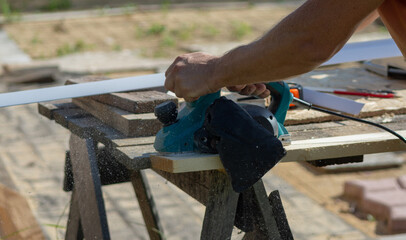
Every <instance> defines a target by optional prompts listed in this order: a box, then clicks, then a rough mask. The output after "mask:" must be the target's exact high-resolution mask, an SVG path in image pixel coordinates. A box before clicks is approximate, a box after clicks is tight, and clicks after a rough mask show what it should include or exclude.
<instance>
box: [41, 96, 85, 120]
mask: <svg viewBox="0 0 406 240" xmlns="http://www.w3.org/2000/svg"><path fill="white" fill-rule="evenodd" d="M74 108H78V107H77V106H76V105H75V104H73V103H72V102H71V101H70V100H57V101H51V102H42V103H38V113H39V114H41V115H42V116H44V117H46V118H48V119H50V120H54V115H53V113H54V112H55V111H56V110H63V109H74Z"/></svg>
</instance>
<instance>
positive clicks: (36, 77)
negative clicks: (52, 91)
mask: <svg viewBox="0 0 406 240" xmlns="http://www.w3.org/2000/svg"><path fill="white" fill-rule="evenodd" d="M3 70H4V73H3V75H2V76H0V81H1V82H7V83H32V82H53V81H55V77H56V74H58V73H59V67H58V66H57V65H47V66H45V65H44V66H25V67H24V66H21V67H13V66H9V65H4V66H3Z"/></svg>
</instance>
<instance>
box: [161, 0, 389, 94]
mask: <svg viewBox="0 0 406 240" xmlns="http://www.w3.org/2000/svg"><path fill="white" fill-rule="evenodd" d="M382 2H383V0H357V1H352V0H340V1H337V0H308V1H307V2H305V3H304V4H303V5H302V6H301V7H299V8H298V9H297V10H296V11H294V12H293V13H291V14H290V15H289V16H287V17H286V18H285V19H283V20H282V21H281V22H280V23H279V24H277V25H276V26H275V27H274V28H273V29H271V30H270V31H269V32H268V33H267V34H265V35H264V36H263V37H262V38H260V39H258V40H257V41H254V42H252V43H250V44H248V45H245V46H241V47H238V48H236V49H234V50H232V51H230V52H228V53H227V54H225V55H224V56H222V57H219V58H218V57H214V56H210V55H207V54H203V53H192V54H185V55H182V56H180V57H178V58H177V59H176V60H175V62H174V63H173V64H172V65H171V66H170V67H169V68H168V70H167V72H166V76H167V79H166V83H165V87H166V88H167V89H168V90H171V91H173V92H175V93H176V95H177V96H179V97H185V98H186V99H189V100H193V99H196V98H197V97H199V96H202V95H205V94H208V93H211V92H215V91H217V90H219V89H220V88H222V87H225V86H233V85H240V86H244V85H245V84H253V83H261V82H269V81H277V80H281V79H286V78H288V77H292V76H295V75H299V74H302V73H306V72H308V71H311V70H313V69H314V68H316V67H317V66H319V65H320V64H321V63H323V62H324V61H326V60H328V59H329V58H331V57H332V56H333V55H334V54H335V53H336V52H337V51H338V50H340V49H341V47H342V46H343V45H344V44H345V42H346V41H347V40H348V39H349V37H350V36H351V35H352V34H353V32H354V31H355V29H356V28H357V27H358V25H359V24H360V23H361V22H362V21H363V20H364V19H365V18H366V17H367V16H368V15H369V14H370V13H371V12H373V11H374V10H375V9H376V8H378V7H379V5H380V4H381V3H382Z"/></svg>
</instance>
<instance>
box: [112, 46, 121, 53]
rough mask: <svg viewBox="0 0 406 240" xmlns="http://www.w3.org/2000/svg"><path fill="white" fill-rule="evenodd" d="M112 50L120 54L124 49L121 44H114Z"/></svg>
mask: <svg viewBox="0 0 406 240" xmlns="http://www.w3.org/2000/svg"><path fill="white" fill-rule="evenodd" d="M111 49H112V50H113V51H116V52H119V51H121V50H123V47H121V45H120V44H114V45H113V46H112V48H111Z"/></svg>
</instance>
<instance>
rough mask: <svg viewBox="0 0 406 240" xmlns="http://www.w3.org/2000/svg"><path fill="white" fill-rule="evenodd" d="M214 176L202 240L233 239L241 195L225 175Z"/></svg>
mask: <svg viewBox="0 0 406 240" xmlns="http://www.w3.org/2000/svg"><path fill="white" fill-rule="evenodd" d="M213 175H214V176H213V180H212V184H211V188H210V190H209V195H208V199H207V203H206V213H205V215H204V220H203V228H202V232H201V235H200V239H202V240H203V239H204V240H205V239H219V240H220V239H231V233H232V232H233V227H234V219H235V211H236V209H237V202H238V196H239V194H238V193H236V192H234V191H233V189H232V187H231V183H230V181H229V180H228V178H227V176H226V175H225V174H222V173H220V172H219V173H217V174H213Z"/></svg>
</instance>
